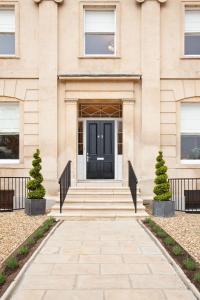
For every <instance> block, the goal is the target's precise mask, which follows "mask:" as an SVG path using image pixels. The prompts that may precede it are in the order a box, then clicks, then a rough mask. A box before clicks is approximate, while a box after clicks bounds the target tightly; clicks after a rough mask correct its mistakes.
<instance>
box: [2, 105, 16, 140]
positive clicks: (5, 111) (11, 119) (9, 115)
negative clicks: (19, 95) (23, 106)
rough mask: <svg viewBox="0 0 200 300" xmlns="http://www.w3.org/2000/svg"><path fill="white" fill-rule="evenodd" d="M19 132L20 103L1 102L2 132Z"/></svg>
mask: <svg viewBox="0 0 200 300" xmlns="http://www.w3.org/2000/svg"><path fill="white" fill-rule="evenodd" d="M5 132H6V133H17V132H19V104H18V103H17V102H15V103H14V102H0V133H3V134H4V133H5Z"/></svg>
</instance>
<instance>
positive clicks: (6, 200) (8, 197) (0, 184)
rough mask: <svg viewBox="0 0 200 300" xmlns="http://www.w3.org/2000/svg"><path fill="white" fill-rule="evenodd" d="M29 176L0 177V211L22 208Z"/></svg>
mask: <svg viewBox="0 0 200 300" xmlns="http://www.w3.org/2000/svg"><path fill="white" fill-rule="evenodd" d="M29 179H30V178H29V177H0V212H2V211H13V210H18V209H24V207H25V199H26V197H27V193H28V189H27V182H28V181H29Z"/></svg>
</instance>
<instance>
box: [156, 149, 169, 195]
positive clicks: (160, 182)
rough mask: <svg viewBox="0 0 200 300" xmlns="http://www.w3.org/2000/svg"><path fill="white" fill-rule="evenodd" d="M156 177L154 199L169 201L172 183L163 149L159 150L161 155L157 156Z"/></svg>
mask: <svg viewBox="0 0 200 300" xmlns="http://www.w3.org/2000/svg"><path fill="white" fill-rule="evenodd" d="M156 161H157V163H156V166H155V167H156V178H155V180H154V182H155V184H156V185H155V187H154V190H153V191H154V194H155V197H154V200H156V201H169V200H170V198H171V195H172V194H171V192H170V184H169V182H168V176H167V167H166V166H165V161H164V159H163V153H162V151H159V155H158V156H157V158H156Z"/></svg>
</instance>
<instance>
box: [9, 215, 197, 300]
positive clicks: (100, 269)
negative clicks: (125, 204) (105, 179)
mask: <svg viewBox="0 0 200 300" xmlns="http://www.w3.org/2000/svg"><path fill="white" fill-rule="evenodd" d="M9 299H14V300H24V299H26V300H27V299H28V300H31V299H34V300H55V299H56V300H62V299H63V300H122V299H123V300H132V299H134V300H147V299H148V300H149V299H151V300H178V299H181V300H195V299H196V298H195V297H194V296H193V294H192V292H191V291H189V290H188V289H187V288H186V286H185V285H184V283H183V281H182V280H181V278H180V277H179V276H178V274H177V273H176V272H175V270H174V268H173V267H172V266H171V265H170V263H169V262H168V260H167V259H166V257H165V256H164V255H163V253H162V252H161V251H160V249H159V248H158V246H157V245H156V244H155V243H154V241H153V240H152V239H151V238H150V236H149V235H148V234H147V233H146V232H145V231H144V229H143V228H142V227H141V225H140V224H139V223H138V222H137V221H136V220H133V221H64V222H63V223H62V224H61V225H60V226H59V227H58V228H57V229H56V230H55V231H54V233H53V234H52V235H51V236H50V238H49V239H48V240H47V242H46V243H45V244H44V245H43V247H42V248H41V249H40V251H39V252H38V254H37V255H36V257H35V258H34V260H33V261H32V262H31V264H30V266H29V267H28V268H27V269H26V271H25V273H24V275H23V277H22V279H21V281H20V282H19V283H18V284H17V287H16V289H15V291H14V292H13V294H12V296H11V297H10V298H9Z"/></svg>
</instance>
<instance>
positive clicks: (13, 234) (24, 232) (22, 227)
mask: <svg viewBox="0 0 200 300" xmlns="http://www.w3.org/2000/svg"><path fill="white" fill-rule="evenodd" d="M46 219H47V216H46V215H45V216H36V217H30V216H27V215H25V214H24V211H17V212H6V213H0V265H1V264H2V262H3V261H4V260H5V259H6V258H7V257H8V256H9V255H10V254H11V253H12V252H13V251H14V250H15V249H16V248H17V247H18V246H19V245H20V244H21V243H23V242H24V241H25V240H26V239H27V238H28V237H29V236H30V235H31V234H32V233H33V232H34V231H35V230H36V229H37V228H38V227H39V226H40V225H41V224H42V223H43V222H44V221H45V220H46Z"/></svg>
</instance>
